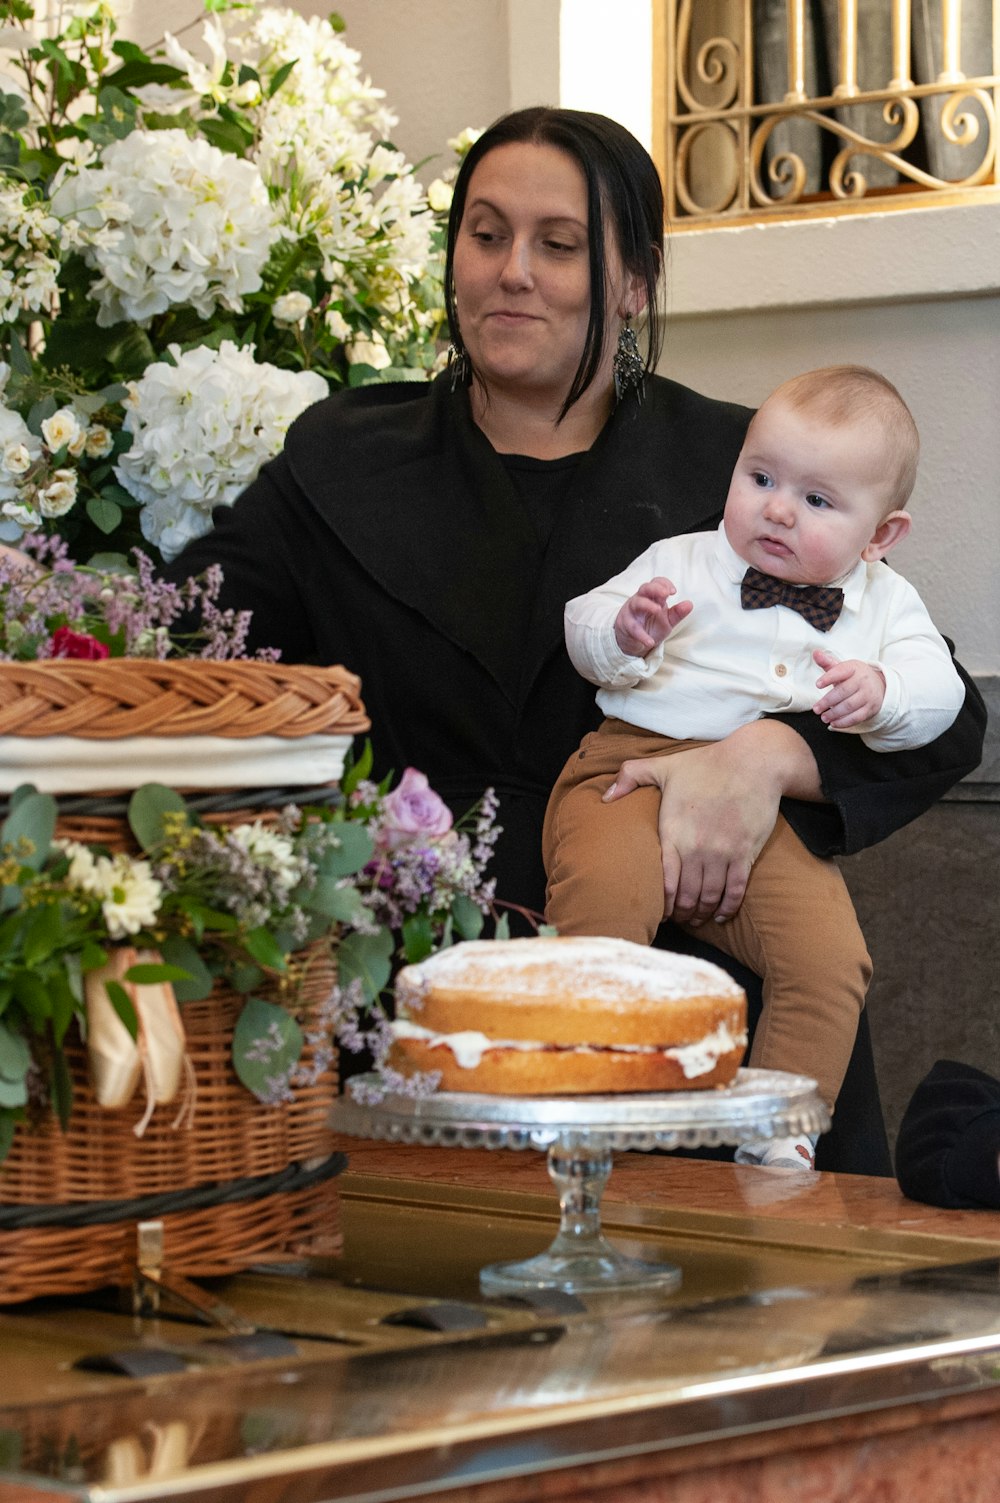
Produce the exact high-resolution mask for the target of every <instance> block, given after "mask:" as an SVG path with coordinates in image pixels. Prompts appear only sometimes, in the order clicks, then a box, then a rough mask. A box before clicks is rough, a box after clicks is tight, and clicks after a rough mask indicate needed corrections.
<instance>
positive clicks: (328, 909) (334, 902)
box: [298, 877, 365, 924]
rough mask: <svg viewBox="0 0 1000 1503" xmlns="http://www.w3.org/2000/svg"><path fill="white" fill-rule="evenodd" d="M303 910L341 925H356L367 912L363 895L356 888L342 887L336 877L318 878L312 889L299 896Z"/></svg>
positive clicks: (302, 892)
mask: <svg viewBox="0 0 1000 1503" xmlns="http://www.w3.org/2000/svg"><path fill="white" fill-rule="evenodd" d="M298 899H299V902H300V903H301V904H302V906H303V908H308V909H310V910H311V911H312V912H313V913H322V914H324V915H325V916H326V917H327V918H330V919H336V921H337V922H338V923H340V924H352V923H356V922H357V920H358V919H359V918H361V916H362V915H363V913H364V911H365V905H364V903H363V902H362V900H361V894H360V893H359V892H358V891H357V889H356V888H354V887H341V886H340V883H339V880H338V879H337V878H336V877H317V878H316V881H315V883H314V884H313V886H312V887H307V888H304V889H303V890H302V891H301V892H300V893H299V895H298Z"/></svg>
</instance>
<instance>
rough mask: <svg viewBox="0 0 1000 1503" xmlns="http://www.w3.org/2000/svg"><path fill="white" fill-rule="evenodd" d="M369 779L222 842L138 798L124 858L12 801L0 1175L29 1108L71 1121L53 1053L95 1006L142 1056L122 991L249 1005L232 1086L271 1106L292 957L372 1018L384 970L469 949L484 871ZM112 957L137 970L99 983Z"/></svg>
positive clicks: (38, 808) (1, 960)
mask: <svg viewBox="0 0 1000 1503" xmlns="http://www.w3.org/2000/svg"><path fill="white" fill-rule="evenodd" d="M370 770H371V750H370V747H368V746H367V745H366V746H365V747H364V748H363V749H362V751H361V754H360V756H359V757H358V760H357V761H356V762H355V763H354V764H353V766H351V767H349V768H348V769H347V772H346V774H345V778H344V788H345V792H344V795H343V797H342V799H341V800H340V801H339V802H333V803H331V804H329V805H324V806H322V807H318V808H306V809H304V810H295V809H289V810H287V811H285V812H284V813H283V814H282V815H281V816H280V820H279V824H278V826H277V827H276V828H275V829H270V828H267V829H265V828H263V827H262V826H261V825H258V824H254V825H251V826H239V827H237V829H235V830H234V831H232V832H227V831H219V830H216V829H213V828H212V827H210V826H205V825H202V823H201V822H200V821H199V819H198V818H197V816H196V815H195V814H194V813H193V811H192V810H191V809H190V808H189V806H188V804H187V802H186V801H185V799H184V798H183V797H182V796H181V795H180V794H179V793H177V792H176V791H175V790H173V789H171V788H167V787H164V786H163V785H162V784H157V783H147V784H145V785H144V786H143V787H141V788H138V789H137V790H136V791H135V792H134V793H133V795H132V797H131V799H130V800H129V807H128V821H129V826H130V828H131V830H132V833H133V835H134V836H135V839H136V841H137V842H138V844H139V846H140V848H141V853H142V854H141V855H140V856H137V857H132V856H129V855H125V854H117V855H114V854H112V853H111V852H109V851H107V850H106V849H105V848H103V847H102V846H99V845H82V844H80V843H78V842H65V841H58V840H55V839H54V831H55V821H56V802H55V800H54V799H53V798H52V797H51V796H49V795H48V794H40V793H38V792H37V791H36V790H35V789H34V788H32V787H31V786H30V785H29V784H25V785H23V786H22V787H20V788H18V789H17V790H16V791H15V792H14V793H13V794H11V796H10V798H9V801H8V813H7V816H6V818H5V819H4V821H3V824H2V825H0V884H2V888H0V891H2V898H0V1161H2V1158H3V1156H4V1154H6V1153H7V1152H8V1151H9V1148H10V1143H11V1141H12V1134H13V1128H14V1125H15V1124H16V1123H17V1122H19V1121H21V1120H23V1119H24V1117H25V1115H26V1112H27V1109H28V1108H29V1106H30V1105H31V1104H32V1103H33V1101H34V1100H36V1099H37V1098H38V1097H39V1095H40V1094H41V1093H42V1092H44V1093H45V1094H47V1096H48V1100H49V1103H50V1105H51V1109H52V1111H53V1112H54V1113H55V1115H56V1116H57V1118H58V1119H59V1120H60V1122H62V1123H63V1124H65V1123H66V1122H67V1121H68V1120H69V1116H70V1113H71V1111H72V1095H73V1093H72V1081H71V1078H70V1074H69V1070H68V1067H67V1063H66V1058H65V1053H64V1043H65V1040H66V1037H67V1034H68V1033H69V1031H70V1029H71V1028H72V1027H73V1025H74V1023H75V1022H77V1021H79V1022H80V1023H81V1024H82V1023H83V1022H84V1020H85V1019H86V1018H87V1017H88V1016H89V1013H90V1008H91V1006H92V1004H94V1003H95V1001H96V1000H97V999H99V1000H100V1001H101V1002H102V1003H105V1004H106V1003H110V1005H111V1007H112V1008H113V1009H114V1012H115V1014H116V1015H117V1016H118V1018H119V1019H120V1020H121V1022H122V1024H123V1025H124V1027H125V1028H126V1030H127V1031H128V1033H129V1035H130V1036H131V1038H132V1039H133V1040H137V1041H139V1042H140V1043H141V1030H142V1022H141V1016H140V1014H141V1008H137V1005H136V1001H135V1000H134V995H133V989H134V988H141V987H172V988H173V993H174V997H175V998H176V1001H177V1002H178V1004H180V1005H181V1007H182V1008H183V1005H184V1004H185V1003H188V1002H192V1001H196V1000H198V999H200V998H203V997H205V996H207V995H208V994H209V992H210V991H211V990H212V987H213V985H214V984H215V982H216V980H219V979H221V980H223V981H224V982H225V983H226V984H227V985H229V986H231V987H232V988H234V989H235V990H236V991H237V992H240V993H241V994H243V995H244V996H245V997H246V1002H245V1004H244V1007H243V1009H242V1011H241V1013H240V1017H239V1020H238V1023H237V1026H236V1030H235V1034H234V1040H233V1062H234V1068H235V1070H236V1073H237V1076H238V1078H239V1079H240V1080H241V1081H242V1082H243V1084H244V1085H245V1086H246V1087H247V1089H248V1090H251V1091H253V1092H254V1093H255V1094H257V1095H258V1096H260V1098H261V1099H262V1100H264V1101H268V1102H273V1101H277V1100H282V1099H285V1097H286V1095H287V1092H288V1090H289V1089H290V1088H293V1087H294V1073H295V1068H296V1065H297V1063H298V1060H299V1057H300V1054H301V1051H302V1047H303V1038H302V1031H301V1028H300V1026H299V1024H298V1022H297V1021H296V1018H295V1008H296V988H295V985H294V984H293V983H291V982H289V983H288V1005H280V1006H279V1005H278V1004H276V1003H272V1002H267V1001H264V1000H263V999H262V998H261V997H260V995H259V992H260V989H261V987H262V986H263V985H265V984H267V983H269V982H272V981H273V980H275V979H277V978H286V977H288V976H289V974H290V972H291V971H292V969H293V968H292V967H290V965H289V959H290V957H291V956H293V955H294V953H295V952H296V951H301V950H303V949H304V948H305V947H306V946H307V945H309V944H311V943H312V942H314V941H316V940H322V941H325V942H326V943H327V944H328V945H329V946H330V947H331V949H333V950H335V951H336V957H337V970H338V984H339V988H340V993H341V995H345V994H346V995H350V996H356V995H357V996H360V998H361V999H362V1001H361V1006H362V1008H372V1009H375V1010H377V1009H378V1005H379V999H380V998H381V995H382V994H383V993H384V992H385V991H386V989H387V988H388V987H389V985H390V982H391V978H392V973H393V967H394V966H395V965H397V964H398V963H400V962H402V961H415V960H420V959H422V958H423V957H424V956H425V955H427V954H429V953H430V952H431V951H432V950H434V949H437V948H440V947H441V946H443V945H447V944H450V943H452V941H453V939H454V937H455V936H459V937H462V938H473V937H475V936H476V935H478V934H479V933H480V931H481V928H482V922H483V914H482V909H483V908H484V907H485V906H486V899H485V898H484V897H483V888H482V885H481V876H482V872H481V866H482V860H483V857H482V855H481V853H480V855H478V856H476V857H475V858H474V857H473V855H472V853H471V846H470V840H469V837H468V836H467V835H465V834H462V833H460V829H453V828H451V819H450V815H448V814H447V811H446V810H445V809H444V805H443V804H442V803H441V801H440V799H439V798H438V797H437V795H436V794H434V793H433V792H432V791H431V790H430V789H429V788H427V786H426V779H425V778H423V777H422V776H421V775H420V774H417V773H415V772H414V770H413V769H408V770H407V773H406V774H405V775H404V778H403V780H402V783H401V785H400V787H399V788H398V789H396V790H390V789H389V786H388V785H389V779H388V778H387V779H385V780H384V781H383V782H382V783H378V784H376V783H373V782H371V781H370V780H369V778H368V777H367V774H368V773H369V772H370ZM347 790H349V791H347ZM408 800H409V801H408ZM415 809H416V810H417V813H416V814H415V813H414V810H415ZM474 812H475V811H474ZM486 823H487V826H488V824H489V820H488V819H487V822H486ZM477 839H478V840H479V841H483V839H484V826H483V824H482V821H480V822H479V823H478V824H477ZM485 843H486V844H487V845H488V844H489V839H488V838H487V839H486V842H485ZM154 872H155V874H156V875H155V876H154ZM123 944H126V945H128V946H130V947H131V948H133V949H134V950H135V951H137V952H143V953H141V954H139V955H138V956H137V957H136V958H134V959H133V958H131V957H129V961H130V963H128V964H126V965H125V966H124V968H123V967H122V966H121V965H119V966H118V969H117V971H116V972H113V973H112V974H109V973H108V972H107V971H105V970H104V968H105V967H108V966H109V965H110V963H111V962H112V961H113V960H114V957H115V955H116V953H117V951H118V948H119V946H121V945H123ZM144 1005H153V1003H152V1001H151V1000H150V1001H148V1002H146V1003H144Z"/></svg>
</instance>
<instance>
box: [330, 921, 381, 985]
mask: <svg viewBox="0 0 1000 1503" xmlns="http://www.w3.org/2000/svg"><path fill="white" fill-rule="evenodd" d="M392 951H393V938H392V935H391V934H390V933H389V932H388V930H385V929H382V930H380V931H379V932H378V933H377V934H345V935H344V938H343V939H342V940H341V942H340V944H339V946H338V948H337V979H338V981H339V983H340V985H341V986H343V987H346V986H349V985H350V983H351V982H352V981H359V982H360V983H361V990H362V992H363V994H364V996H365V999H366V1000H367V1001H369V1002H373V1001H374V1000H375V998H376V997H377V996H378V994H379V992H381V991H383V990H384V988H385V987H386V986H388V984H389V976H390V973H391V970H392Z"/></svg>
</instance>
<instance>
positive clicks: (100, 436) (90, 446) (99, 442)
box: [84, 423, 114, 459]
mask: <svg viewBox="0 0 1000 1503" xmlns="http://www.w3.org/2000/svg"><path fill="white" fill-rule="evenodd" d="M84 448H85V451H86V454H87V458H88V459H104V457H105V456H106V455H108V454H110V453H111V450H112V449H113V448H114V440H113V439H112V437H111V432H110V430H109V429H107V428H105V426H104V424H103V423H94V424H92V426H91V427H90V428H88V429H87V441H86V444H85V445H84Z"/></svg>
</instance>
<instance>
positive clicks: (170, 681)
mask: <svg viewBox="0 0 1000 1503" xmlns="http://www.w3.org/2000/svg"><path fill="white" fill-rule="evenodd" d="M359 687H360V686H359V681H358V679H357V678H356V677H355V676H354V674H352V673H348V672H347V670H346V669H344V668H339V667H333V668H314V667H310V666H308V665H305V664H299V663H258V662H246V661H243V660H238V661H236V662H231V663H218V662H212V661H205V660H202V659H200V658H197V659H195V658H191V659H176V660H174V659H170V660H168V661H166V662H162V663H161V662H157V661H155V660H154V659H151V658H105V659H103V660H102V661H100V662H96V663H90V662H82V661H80V660H79V659H65V658H51V659H47V660H45V661H42V662H32V663H0V736H30V737H32V738H33V739H38V738H39V737H43V736H82V737H86V739H87V740H88V741H118V740H121V739H122V738H123V737H126V736H225V737H227V738H235V739H246V738H247V737H250V736H284V737H287V738H290V739H291V738H295V737H300V736H314V735H321V734H344V733H346V734H349V735H353V734H354V733H355V732H358V731H365V730H367V729H368V724H369V722H368V717H367V716H366V715H365V711H364V706H363V705H362V703H361V699H360V696H359Z"/></svg>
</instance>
